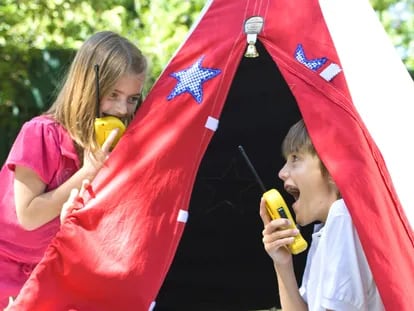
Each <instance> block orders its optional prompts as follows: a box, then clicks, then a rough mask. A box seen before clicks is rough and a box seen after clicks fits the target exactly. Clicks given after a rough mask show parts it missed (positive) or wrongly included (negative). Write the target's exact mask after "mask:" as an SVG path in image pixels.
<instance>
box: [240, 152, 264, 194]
mask: <svg viewBox="0 0 414 311" xmlns="http://www.w3.org/2000/svg"><path fill="white" fill-rule="evenodd" d="M239 150H240V152H241V154H242V155H243V157H244V159H245V160H246V162H247V165H248V166H249V168H250V170H251V171H252V173H253V175H254V177H255V178H256V180H257V182H258V184H259V186H260V188H261V189H262V191H263V192H266V187H265V186H264V184H263V182H262V180H261V179H260V177H259V175H258V174H257V171H256V169H255V168H254V166H253V164H252V162H251V161H250V159H249V157H248V156H247V153H246V151H244V148H243V146H242V145H239Z"/></svg>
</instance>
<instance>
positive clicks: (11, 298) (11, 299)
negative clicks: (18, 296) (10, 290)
mask: <svg viewBox="0 0 414 311" xmlns="http://www.w3.org/2000/svg"><path fill="white" fill-rule="evenodd" d="M13 301H14V299H13V297H9V304H8V305H7V307H6V309H3V311H7V310H10V307H11V306H12V304H13Z"/></svg>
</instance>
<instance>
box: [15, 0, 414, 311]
mask: <svg viewBox="0 0 414 311" xmlns="http://www.w3.org/2000/svg"><path fill="white" fill-rule="evenodd" d="M336 2H337V1H328V0H326V1H321V2H320V3H319V2H318V1H310V0H307V1H305V0H298V1H288V0H281V1H272V0H267V1H266V0H263V1H251V0H246V1H240V0H237V1H228V0H216V1H212V2H211V3H208V4H207V6H206V10H205V11H204V12H203V13H202V14H201V16H200V20H199V22H198V23H197V24H196V27H195V28H193V29H192V31H191V33H190V34H189V36H188V38H187V39H186V40H185V42H184V43H183V45H182V46H181V47H180V48H179V50H178V51H177V53H176V54H175V55H174V57H173V58H172V59H171V61H170V62H169V64H168V66H167V67H166V68H165V70H164V71H163V73H162V74H161V76H160V77H159V79H158V80H157V82H156V83H155V85H154V87H153V89H152V90H151V92H150V93H149V95H148V97H147V98H146V100H145V102H144V104H143V106H142V108H140V109H139V111H138V112H137V115H136V117H135V119H134V121H133V123H132V124H131V125H130V127H129V128H128V130H127V131H126V133H125V135H124V136H123V138H122V139H121V141H120V142H119V144H118V145H117V147H116V148H115V150H114V151H113V153H112V155H111V157H110V159H109V160H108V162H107V164H106V166H105V167H104V168H103V169H102V171H101V172H100V173H99V175H98V176H97V178H96V179H95V180H94V182H93V188H94V190H95V192H96V198H94V199H92V200H90V201H89V202H88V203H87V205H86V206H85V208H83V209H82V210H80V211H77V212H76V213H74V214H73V215H71V216H70V217H69V218H68V219H67V220H66V221H65V223H64V224H63V225H62V227H61V230H60V232H59V233H58V234H57V236H56V237H55V238H54V239H53V241H52V243H51V245H50V246H49V248H48V249H47V251H46V253H45V256H44V258H43V259H42V261H41V262H40V263H39V265H38V266H37V267H36V268H35V270H34V271H33V273H32V275H31V276H30V278H29V280H28V281H27V283H26V284H25V286H24V287H23V289H22V291H21V293H20V294H19V296H18V297H17V299H16V301H15V303H14V305H13V307H12V308H11V309H12V310H31V311H36V310H42V311H45V310H91V311H93V310H149V309H152V308H153V307H154V300H155V299H156V296H157V294H158V292H159V289H160V287H161V285H162V283H163V281H164V279H165V276H166V274H167V272H168V270H169V268H170V265H171V263H172V260H173V258H174V255H175V252H176V250H177V247H178V244H179V241H180V239H181V236H182V234H183V230H184V227H185V223H186V221H187V217H188V216H190V217H191V209H190V210H189V208H188V207H189V202H190V198H191V195H192V189H193V184H194V181H195V177H196V174H197V170H198V167H199V165H200V162H201V159H202V157H203V155H204V153H205V152H206V149H207V147H208V145H209V143H210V141H211V139H212V137H213V136H214V134H215V131H218V130H219V129H220V117H221V113H222V111H223V107H224V103H225V99H226V97H227V94H228V92H229V89H230V87H231V83H232V81H233V79H234V75H235V72H236V70H237V68H238V66H239V63H240V59H241V58H242V57H243V54H244V52H245V50H246V35H245V33H244V32H243V24H244V22H245V20H246V19H247V18H249V17H251V16H262V17H263V18H264V21H265V22H264V28H263V30H262V31H261V33H260V34H259V36H258V39H259V40H260V42H261V43H262V44H263V46H264V47H265V49H266V50H267V52H268V53H269V54H270V55H271V57H272V58H273V60H274V62H275V63H276V64H277V66H278V67H279V69H280V72H281V73H282V75H283V77H284V79H285V80H286V82H287V84H288V85H289V87H290V90H291V91H292V94H293V95H294V97H295V99H296V102H297V104H298V107H299V110H300V112H301V114H302V116H303V118H304V120H305V123H306V125H307V127H308V129H309V132H310V135H311V137H312V140H313V142H314V144H315V147H316V149H317V150H318V152H319V154H320V156H321V158H322V160H323V161H324V163H325V164H326V166H327V168H328V170H329V171H330V172H331V174H332V176H333V178H334V180H335V182H336V183H337V185H338V187H339V189H340V191H341V193H342V195H343V197H344V199H345V201H346V202H347V205H348V207H349V210H350V213H351V215H352V218H353V221H354V223H355V226H356V228H357V231H358V233H359V236H360V239H361V242H362V245H363V248H364V250H365V252H366V255H367V258H368V262H369V264H370V267H371V269H372V271H373V275H374V278H375V280H376V282H377V285H378V288H379V291H380V295H381V297H382V299H383V302H384V304H385V307H386V309H387V310H410V309H411V300H412V299H411V295H412V293H413V292H414V278H413V274H412V271H414V256H413V255H414V247H413V246H414V237H413V232H412V228H411V226H410V223H409V220H408V218H407V216H406V211H405V210H404V208H405V209H406V210H408V208H409V206H404V207H403V205H402V203H401V201H400V197H404V198H406V197H407V196H405V195H404V194H403V192H399V195H397V193H398V191H400V188H398V191H397V189H396V188H395V187H396V186H395V185H396V183H394V182H393V180H392V179H391V176H395V175H392V174H390V172H389V168H390V167H394V166H392V165H388V163H387V165H386V163H385V161H384V158H385V157H384V156H383V154H382V149H381V150H380V149H379V147H378V146H379V145H377V144H376V142H375V141H374V139H373V136H372V132H370V131H369V129H368V128H367V126H366V124H365V119H363V118H362V117H361V114H359V111H360V110H357V108H356V106H355V105H354V102H353V98H352V97H351V96H353V94H356V93H354V92H353V89H352V88H350V86H351V85H354V84H352V83H348V81H347V80H348V78H349V77H348V72H349V73H355V72H356V70H355V68H353V69H350V70H349V71H348V69H347V68H348V67H345V66H344V64H345V63H342V62H341V60H342V59H341V58H340V55H343V54H344V53H345V52H344V51H342V50H341V51H339V50H338V47H339V46H341V45H340V44H339V42H340V41H341V38H340V37H333V33H331V32H330V28H329V27H331V26H332V20H330V19H329V14H330V12H331V11H333V9H332V8H331V9H330V8H329V6H327V5H326V4H331V3H336ZM359 2H361V3H363V2H364V1H359ZM359 2H356V1H349V3H350V4H349V5H353V6H354V7H353V9H354V10H356V11H358V10H359V9H360V6H359V4H358V3H359ZM365 8H366V7H364V6H361V9H363V10H365V11H364V12H367V14H370V12H371V11H368V10H366V9H365ZM326 20H329V21H330V23H329V25H330V26H329V27H328V24H327V23H326ZM367 21H370V20H369V19H367V20H365V22H367ZM359 27H360V28H364V27H366V25H365V24H361V25H359ZM351 29H355V28H351ZM375 29H377V31H383V30H382V29H380V28H375ZM348 35H352V36H353V37H354V38H357V37H358V35H359V34H358V32H357V31H355V32H353V33H351V34H349V33H348ZM381 44H384V46H389V45H390V44H391V43H390V42H386V41H384V42H382V43H381ZM345 48H349V49H353V48H357V47H352V46H350V47H348V46H345ZM376 53H381V50H378V51H376ZM259 57H260V56H259ZM370 61H373V60H372V59H369V58H368V59H366V63H369V62H370ZM347 64H348V63H347ZM351 65H352V64H351ZM328 67H329V70H331V72H330V73H331V75H328V76H329V77H328V78H327V76H326V73H327V71H325V70H327V68H328ZM338 68H339V69H340V71H338V70H337V69H338ZM332 70H333V71H332ZM396 74H398V75H401V76H403V77H405V73H403V70H402V67H401V70H396ZM332 75H333V77H332ZM375 75H376V76H377V77H378V78H379V79H381V77H382V78H383V79H386V78H387V77H384V75H383V73H382V72H381V68H378V70H377V72H375ZM406 78H407V79H408V78H409V77H408V75H406ZM404 79H405V78H403V80H404ZM404 85H405V86H407V88H409V89H410V90H411V89H412V88H413V86H412V85H411V84H404ZM377 91H378V92H382V91H386V90H383V89H380V90H377ZM358 98H360V97H358ZM359 103H360V102H358V105H359ZM358 109H360V106H358ZM389 113H392V110H391V111H390V112H389ZM395 113H397V112H395ZM364 116H365V115H364ZM370 116H372V117H373V118H374V117H375V114H370ZM281 118H283V116H281ZM396 118H398V115H397V116H396ZM391 119H392V117H391V116H388V119H387V120H386V121H388V122H390V121H391ZM370 124H373V123H372V122H371V123H370ZM370 128H372V127H370ZM396 138H398V137H396ZM407 142H408V140H407ZM382 146H383V145H382ZM399 148H401V146H399ZM387 150H389V149H387ZM400 151H401V150H400ZM386 159H390V157H388V155H387V158H386ZM402 178H403V177H402ZM406 182H407V183H408V179H406ZM398 184H399V185H400V184H401V182H399V183H398ZM404 202H406V201H404ZM275 286H276V284H275Z"/></svg>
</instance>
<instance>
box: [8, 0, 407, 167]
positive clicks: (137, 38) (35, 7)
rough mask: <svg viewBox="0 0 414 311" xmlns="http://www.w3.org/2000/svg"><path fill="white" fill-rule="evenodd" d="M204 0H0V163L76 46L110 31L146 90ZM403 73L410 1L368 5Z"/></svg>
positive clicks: (48, 97) (46, 101) (48, 96)
mask: <svg viewBox="0 0 414 311" xmlns="http://www.w3.org/2000/svg"><path fill="white" fill-rule="evenodd" d="M205 2H206V0H156V1H154V0H153V1H151V0H99V1H98V0H96V1H86V0H69V1H65V0H29V1H27V0H2V5H1V6H0V20H1V21H2V22H1V23H0V74H1V79H0V122H1V123H0V124H1V130H2V139H1V141H0V160H2V161H1V162H3V160H4V158H5V156H6V154H7V152H8V150H9V149H10V146H11V143H12V141H13V140H14V137H15V135H16V133H17V131H18V129H19V128H20V126H21V124H22V122H24V121H25V120H27V119H29V118H31V117H32V116H33V115H36V114H38V113H40V112H41V111H44V110H45V109H46V107H47V106H49V105H50V103H51V101H52V100H53V90H54V89H55V88H56V87H57V84H58V82H59V81H60V79H61V77H62V76H64V72H65V69H66V68H67V65H68V64H69V62H70V60H71V59H72V57H73V55H74V51H75V50H76V49H78V48H79V46H80V45H81V44H82V42H83V41H84V40H85V39H86V38H87V37H89V36H90V35H91V34H92V33H94V32H96V31H99V30H113V31H116V32H118V33H120V34H122V35H124V36H126V37H127V38H129V39H130V40H132V41H133V42H135V43H136V44H137V45H138V46H139V47H140V48H141V49H142V51H143V52H144V54H145V55H147V57H148V59H149V63H150V77H149V80H148V83H147V85H146V88H145V91H148V89H149V88H150V87H151V85H152V84H153V83H154V81H155V80H156V78H157V77H158V76H159V74H160V73H161V71H162V69H163V68H164V67H165V65H166V64H167V62H168V60H169V59H170V57H171V56H172V55H173V53H174V51H175V50H176V49H177V47H178V46H179V44H180V43H181V42H182V41H183V40H184V38H185V36H186V35H187V33H188V31H189V29H190V27H191V25H192V24H193V22H194V21H195V19H196V18H197V16H198V14H199V12H200V11H201V9H202V7H203V5H204V3H205ZM370 2H371V4H372V5H373V7H374V9H375V10H376V11H377V12H378V16H379V18H380V20H381V22H382V23H383V25H384V27H385V29H386V30H387V32H388V33H389V35H390V37H391V39H392V42H393V43H394V45H395V46H396V48H397V49H398V51H399V52H400V55H401V58H402V59H403V61H404V62H405V64H406V66H407V68H408V69H409V70H414V40H413V41H412V40H411V38H412V37H413V35H414V33H413V32H414V16H413V14H412V12H413V11H414V2H413V1H412V0H399V1H397V0H370Z"/></svg>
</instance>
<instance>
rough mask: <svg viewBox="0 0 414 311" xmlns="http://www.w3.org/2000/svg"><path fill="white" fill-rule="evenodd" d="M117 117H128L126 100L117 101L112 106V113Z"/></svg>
mask: <svg viewBox="0 0 414 311" xmlns="http://www.w3.org/2000/svg"><path fill="white" fill-rule="evenodd" d="M113 114H116V116H118V117H126V116H127V115H128V103H127V101H126V100H119V101H117V103H116V104H115V105H114V113H113Z"/></svg>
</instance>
